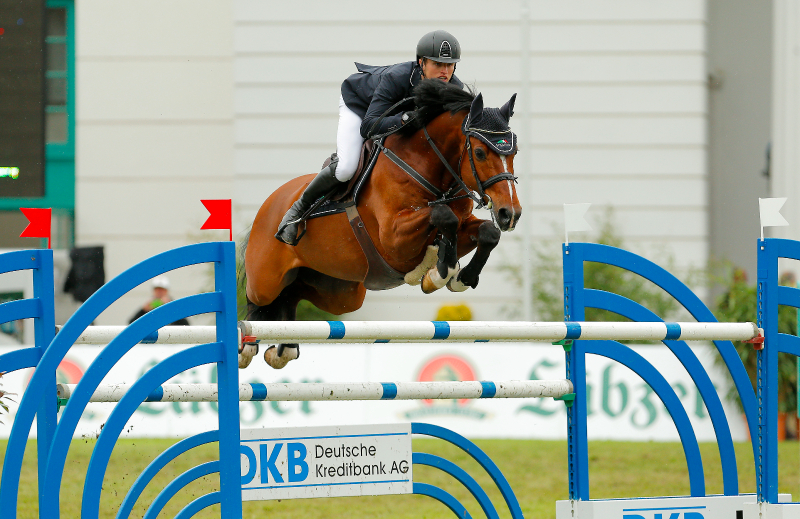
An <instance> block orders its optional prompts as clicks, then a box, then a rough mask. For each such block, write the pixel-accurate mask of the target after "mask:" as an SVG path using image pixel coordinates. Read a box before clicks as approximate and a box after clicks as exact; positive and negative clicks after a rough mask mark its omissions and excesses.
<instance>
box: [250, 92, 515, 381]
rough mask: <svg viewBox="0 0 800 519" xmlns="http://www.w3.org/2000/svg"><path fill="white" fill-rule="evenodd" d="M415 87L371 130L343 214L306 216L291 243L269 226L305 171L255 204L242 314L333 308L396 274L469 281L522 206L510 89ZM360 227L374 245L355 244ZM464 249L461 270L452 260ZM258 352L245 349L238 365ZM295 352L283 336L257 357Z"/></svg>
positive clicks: (395, 281)
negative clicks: (495, 103) (497, 95)
mask: <svg viewBox="0 0 800 519" xmlns="http://www.w3.org/2000/svg"><path fill="white" fill-rule="evenodd" d="M412 94H413V96H414V104H415V110H414V111H413V112H411V114H412V117H411V118H410V119H411V120H410V121H409V122H408V123H406V124H404V125H403V126H402V127H401V128H400V130H399V131H396V132H394V133H392V134H391V135H388V136H386V137H385V140H382V139H381V140H376V141H375V142H376V146H378V147H379V153H377V155H375V157H377V158H376V159H375V161H374V166H373V168H372V172H371V174H370V176H369V179H368V181H366V182H364V185H363V188H362V189H361V191H360V192H359V194H358V197H357V203H356V204H355V205H351V206H350V207H349V208H348V209H347V211H346V214H343V213H338V214H332V215H329V216H324V217H320V218H313V219H309V220H307V221H306V222H305V236H304V238H303V239H302V240H300V242H299V243H298V244H297V245H296V246H294V247H293V246H290V245H286V244H284V243H282V242H280V241H279V240H277V239H276V238H275V237H274V234H275V231H276V230H277V228H278V224H279V223H280V221H281V218H282V217H283V215H284V214H285V213H286V211H287V210H288V209H289V206H290V205H291V204H292V203H293V202H294V201H295V200H297V199H298V198H299V197H300V195H301V194H302V193H303V190H304V189H305V187H306V185H308V183H309V182H310V180H311V179H312V178H313V175H306V176H303V177H299V178H296V179H294V180H291V181H289V182H287V183H286V184H284V185H283V186H281V187H279V188H278V189H277V190H276V191H275V192H274V193H272V194H271V195H270V196H269V198H267V200H266V201H265V202H264V203H263V205H262V206H261V208H260V210H259V211H258V214H257V215H256V217H255V220H254V221H253V225H252V228H251V230H250V233H249V237H248V239H247V241H246V242H245V244H244V247H245V248H246V252H245V257H244V270H245V272H246V281H244V280H240V284H245V283H246V295H247V320H248V321H293V320H295V311H296V307H297V304H298V303H299V301H300V300H302V299H306V300H308V301H310V302H311V303H313V304H314V305H315V306H317V307H318V308H320V309H322V310H324V311H326V312H330V313H332V314H336V315H340V314H344V313H348V312H353V311H355V310H357V309H359V308H360V307H361V305H362V304H363V302H364V296H365V294H366V290H367V289H368V288H369V289H378V290H380V289H385V288H392V287H394V286H398V285H399V284H402V283H403V281H405V282H407V283H409V284H421V285H422V289H423V291H424V292H426V293H430V292H432V291H434V290H437V289H439V288H442V287H444V286H445V285H446V286H448V288H449V289H450V290H452V291H462V290H466V288H467V287H472V288H475V287H476V286H477V285H478V279H479V275H480V273H481V270H482V269H483V267H484V265H485V264H486V261H487V259H488V258H489V254H490V253H491V251H492V249H494V247H495V246H496V245H497V243H498V241H499V240H500V231H509V230H513V229H514V227H515V225H516V224H517V221H518V220H519V217H520V215H521V213H522V208H521V207H520V204H519V200H518V199H517V194H516V189H515V185H514V184H515V182H516V177H515V176H514V174H513V172H514V155H515V154H516V151H517V145H516V136H515V135H514V134H513V133H512V132H511V130H510V129H509V127H508V122H509V119H510V118H511V116H512V115H513V107H514V100H515V97H516V94H514V96H512V97H511V99H510V100H509V102H508V103H506V104H505V105H504V106H503V107H502V108H499V109H498V108H484V107H483V97H482V95H481V94H478V95H477V96H475V95H474V94H473V93H472V92H470V91H466V90H462V89H460V88H457V87H455V86H452V85H449V84H447V83H444V82H442V81H440V80H438V79H429V80H424V81H422V82H421V83H420V84H419V85H417V87H415V89H414V91H413V92H412ZM476 205H478V206H485V207H487V208H489V209H490V212H491V217H492V220H493V221H489V220H481V219H479V218H477V217H476V216H474V215H473V214H472V211H473V208H474V207H475V206H476ZM356 234H361V235H362V236H361V238H362V242H359V240H358V239H357V236H356ZM365 235H368V237H367V239H366V241H367V242H369V241H371V242H372V244H374V247H373V246H372V245H370V244H369V243H367V244H366V245H364V243H363V241H364V236H365ZM240 250H241V249H240ZM370 250H371V251H372V256H373V257H372V258H371V259H369V260H368V257H369V254H368V253H369V252H370ZM473 250H476V252H475V255H474V256H473V257H472V259H471V260H470V262H469V263H468V264H467V265H466V266H465V267H464V268H461V269H460V270H459V268H458V259H459V258H460V257H462V256H464V255H465V254H468V253H470V252H472V251H473ZM376 252H377V253H376ZM378 255H379V257H378ZM245 335H248V334H247V333H245ZM257 351H258V347H257V345H250V347H249V348H245V351H243V352H241V355H240V367H245V366H247V365H248V364H249V362H250V359H252V356H253V355H255V353H257ZM298 355H299V345H297V344H282V345H278V347H277V348H276V347H275V346H272V347H270V348H269V349H268V350H267V351H266V352H265V354H264V358H265V360H266V361H267V363H268V364H270V365H271V366H272V367H274V368H278V369H279V368H282V367H283V366H284V365H285V364H286V363H287V362H288V361H289V360H292V359H294V358H297V356H298Z"/></svg>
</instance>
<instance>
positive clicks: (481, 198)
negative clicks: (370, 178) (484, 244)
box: [375, 115, 517, 209]
mask: <svg viewBox="0 0 800 519" xmlns="http://www.w3.org/2000/svg"><path fill="white" fill-rule="evenodd" d="M422 131H423V132H424V133H425V139H426V140H427V141H428V144H429V145H430V147H431V148H432V149H433V151H434V153H436V156H437V157H439V160H440V161H441V162H442V164H444V167H445V168H447V171H449V172H450V174H451V175H452V176H453V179H454V180H455V184H453V186H452V187H451V188H450V189H448V190H447V191H442V190H440V189H439V188H437V187H436V186H434V185H433V184H431V183H430V182H429V181H428V180H427V179H426V178H425V177H423V176H422V175H420V174H419V173H418V172H417V171H416V170H415V169H414V168H412V167H411V166H410V165H408V164H407V163H406V162H405V161H404V160H403V159H401V158H400V157H398V156H397V155H396V154H395V153H394V152H393V151H392V150H390V149H388V148H386V147H384V146H383V139H380V140H376V141H375V144H376V146H378V148H380V150H381V152H383V154H384V155H386V157H387V158H388V159H389V160H391V161H392V162H394V163H395V164H396V165H397V166H398V167H399V168H400V169H402V170H403V171H405V172H406V173H408V175H409V176H410V177H411V178H413V179H414V180H415V181H416V182H417V183H418V184H419V185H420V186H422V188H423V189H425V190H426V191H427V192H429V193H430V194H432V195H433V196H434V197H436V200H434V201H432V202H428V205H429V206H431V205H436V204H447V203H450V202H453V201H456V200H461V199H462V198H470V199H472V201H473V202H475V204H476V206H477V208H478V209H481V208H483V207H486V208H487V209H491V208H492V199H491V197H489V195H487V194H486V190H487V189H489V187H491V186H493V185H494V184H496V183H498V182H502V181H503V180H510V181H512V182H514V183H516V182H517V177H515V176H514V175H513V174H512V173H509V172H507V171H504V172H503V173H498V174H497V175H494V176H492V177H490V178H488V179H486V180H485V181H483V182H481V180H480V178H478V170H477V169H476V168H475V159H474V158H473V151H472V145H471V144H470V141H469V138H470V137H471V136H474V135H476V134H477V133H478V132H479V131H480V132H483V133H491V132H488V131H487V130H480V129H478V128H470V127H469V115H467V117H466V118H464V124H463V125H462V126H461V132H462V133H463V134H464V146H463V148H462V150H461V154H460V156H459V159H458V169H459V171H460V170H461V163H462V161H463V160H464V155H465V154H466V155H467V156H468V157H469V165H470V169H472V176H473V177H474V178H475V185H476V186H477V191H478V196H475V194H474V193H473V192H472V190H471V189H470V188H469V186H467V184H466V182H464V180H463V179H462V178H461V176H460V175H459V174H458V173H456V171H455V170H454V169H453V167H452V166H450V163H449V162H448V161H447V159H446V158H445V157H444V155H442V152H441V151H439V148H438V147H437V146H436V143H434V142H433V139H431V136H430V135H429V134H428V128H427V127H425V126H423V127H422ZM462 191H464V193H465V194H463V195H459V193H460V192H462Z"/></svg>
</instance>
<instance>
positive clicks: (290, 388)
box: [58, 380, 572, 402]
mask: <svg viewBox="0 0 800 519" xmlns="http://www.w3.org/2000/svg"><path fill="white" fill-rule="evenodd" d="M75 387H76V385H75V384H58V398H59V399H61V400H69V398H70V396H71V395H72V392H73V391H74V390H75ZM130 388H131V385H130V384H107V385H101V386H99V387H98V388H97V389H96V390H95V392H94V394H93V395H92V397H91V399H90V400H89V401H90V402H119V400H120V399H121V398H122V397H123V396H124V395H125V393H126V392H127V391H128V390H129V389H130ZM569 393H572V383H571V382H570V381H569V380H511V381H507V382H487V381H444V382H355V383H313V384H280V383H271V384H247V383H243V384H239V400H240V401H242V402H248V401H265V402H272V401H322V400H451V399H477V398H544V397H561V396H564V395H567V394H569ZM145 401H146V402H216V401H217V385H216V384H164V385H162V386H160V387H159V388H158V389H156V390H155V391H153V392H152V393H151V394H150V396H148V397H147V399H146V400H145Z"/></svg>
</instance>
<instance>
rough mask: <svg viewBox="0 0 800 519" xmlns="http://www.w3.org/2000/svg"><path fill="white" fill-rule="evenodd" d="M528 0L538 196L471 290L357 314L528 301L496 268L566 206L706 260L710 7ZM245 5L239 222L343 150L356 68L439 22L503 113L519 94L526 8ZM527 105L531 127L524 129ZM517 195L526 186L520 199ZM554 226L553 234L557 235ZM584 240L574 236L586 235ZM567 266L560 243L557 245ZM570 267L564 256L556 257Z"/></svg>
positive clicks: (374, 296) (238, 117)
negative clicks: (343, 102) (341, 115)
mask: <svg viewBox="0 0 800 519" xmlns="http://www.w3.org/2000/svg"><path fill="white" fill-rule="evenodd" d="M529 4H530V44H531V47H530V68H529V70H530V78H529V79H530V85H531V87H530V88H531V90H530V97H529V98H530V100H531V103H530V106H528V107H525V106H523V104H521V103H520V98H518V103H517V107H516V113H517V115H516V117H515V119H514V120H512V127H513V128H514V129H515V131H516V132H517V133H518V134H519V137H520V142H521V145H520V147H521V151H520V153H519V155H518V157H517V159H516V161H515V166H516V167H515V169H516V173H517V174H518V175H519V177H520V182H521V183H529V192H530V198H529V199H527V200H524V199H521V202H522V205H523V208H524V215H523V218H522V220H521V222H520V225H519V227H518V230H517V231H516V232H515V233H512V234H506V235H505V236H504V238H503V240H501V246H500V247H499V248H498V249H497V250H496V251H495V253H494V255H493V258H492V259H491V260H490V262H489V264H488V266H487V269H486V270H485V271H484V274H483V275H482V277H481V284H480V285H479V287H478V290H477V291H474V292H467V293H464V294H459V295H453V294H451V293H449V292H446V291H444V292H442V291H440V292H439V293H436V294H434V295H429V296H424V295H423V294H422V293H421V292H420V291H419V289H418V288H412V287H401V288H397V289H394V290H391V291H386V292H372V293H370V294H368V295H367V299H366V302H365V305H364V307H363V308H362V310H360V311H358V312H356V313H355V314H353V315H352V317H353V318H359V319H387V318H391V319H396V318H400V319H432V318H434V316H435V313H436V309H437V308H438V307H439V306H440V305H441V304H444V303H450V302H461V301H463V302H466V303H467V304H469V305H470V307H471V308H472V309H473V314H474V318H475V319H503V318H505V317H506V316H507V314H506V313H504V310H503V308H504V307H507V306H513V305H515V304H517V302H518V301H520V300H521V298H522V294H521V289H520V288H519V287H517V286H514V285H513V284H512V283H511V282H510V281H509V280H508V279H507V278H506V276H505V275H503V274H502V273H500V272H498V270H497V267H498V266H500V265H501V264H503V263H519V261H520V260H519V258H520V248H519V243H520V238H519V236H520V235H521V234H522V233H526V232H527V233H530V235H531V236H532V237H533V240H534V241H537V242H540V241H542V240H544V239H549V238H553V239H558V237H559V236H560V229H561V210H562V209H561V208H562V204H564V203H570V202H592V203H594V204H596V205H595V206H594V207H593V209H592V211H591V212H590V219H592V218H595V219H596V218H597V217H598V215H600V214H602V212H603V211H602V206H612V207H614V209H615V211H616V222H617V228H618V230H619V233H620V234H621V235H622V236H624V238H625V240H626V244H627V245H628V246H629V248H633V249H634V250H637V251H641V252H650V253H651V257H653V259H656V260H657V261H658V259H664V255H663V253H662V254H661V257H660V258H659V257H658V256H657V255H654V254H655V251H657V250H661V251H663V250H666V251H668V252H671V253H672V254H673V255H674V257H675V259H676V261H677V263H678V265H688V264H693V265H695V266H700V265H703V264H704V263H705V260H706V257H707V254H708V243H707V238H708V223H707V220H708V218H707V214H708V203H707V198H708V196H707V171H706V169H707V168H706V156H707V152H706V126H707V107H706V95H707V92H706V67H705V59H706V37H705V33H706V27H705V23H706V10H705V2H703V1H702V0H680V1H676V2H655V1H640V0H619V1H588V0H576V1H570V2H556V1H537V0H533V1H530V2H529ZM303 5H304V6H305V7H304V8H303V9H298V8H297V5H296V4H290V3H274V2H263V1H259V0H237V1H236V2H235V15H234V16H235V22H234V23H235V29H234V34H235V48H234V51H235V71H234V78H235V87H234V90H235V94H234V97H235V152H234V155H235V188H234V200H235V204H236V208H237V210H236V214H235V217H234V218H235V228H236V230H237V231H243V230H244V229H245V228H246V227H247V226H248V225H249V223H250V222H251V221H252V218H253V217H254V215H255V213H256V211H257V210H258V208H259V206H260V204H261V203H262V202H263V200H264V199H266V197H267V196H268V195H269V193H271V192H272V191H273V190H274V189H275V188H276V187H277V186H279V185H280V184H282V183H283V182H285V181H287V180H289V179H290V178H292V177H294V176H297V175H301V174H306V173H311V172H316V171H318V170H319V167H320V165H321V163H322V161H323V160H324V159H325V157H327V156H328V155H329V154H330V153H331V152H332V151H334V150H335V145H336V143H335V135H336V123H337V115H338V112H337V101H338V96H339V86H340V84H341V81H342V80H343V79H344V78H345V77H347V76H348V75H349V74H351V73H353V72H355V68H354V66H353V61H359V62H363V63H369V64H390V63H396V62H400V61H406V60H409V59H413V55H414V48H415V46H416V42H417V40H418V39H419V37H420V36H421V35H422V34H424V33H425V32H427V31H430V30H434V29H438V28H442V29H446V30H448V31H450V32H452V33H453V34H454V35H456V36H457V37H458V38H459V41H460V42H461V44H462V48H463V55H462V58H463V60H462V62H461V63H459V65H458V69H457V72H456V73H457V75H458V76H459V77H460V78H461V79H462V80H464V81H465V82H467V83H469V84H473V85H475V86H476V87H477V89H478V90H480V91H482V92H483V93H484V98H485V100H486V103H487V106H500V105H502V104H503V103H504V102H505V101H507V100H508V98H509V97H510V96H511V94H513V93H514V92H519V91H520V84H521V80H522V78H521V76H520V74H521V73H520V70H521V68H522V67H521V62H520V55H521V49H520V42H521V34H522V27H521V23H520V19H521V12H522V7H523V2H521V1H520V0H516V1H509V2H504V3H502V4H491V3H488V2H482V1H477V0H468V1H463V2H459V3H458V9H453V7H452V4H450V3H442V2H440V3H435V2H434V3H431V2H423V1H418V0H412V1H409V2H404V3H403V5H402V9H398V7H397V4H396V3H377V4H375V3H373V4H370V6H369V7H368V8H365V5H364V4H363V3H361V2H355V1H347V2H310V3H306V4H303ZM524 110H527V111H528V114H529V121H530V127H528V128H524V127H521V126H520V124H521V121H522V119H523V118H522V117H520V114H521V113H522V112H523V111H524ZM522 192H523V191H522V189H520V190H519V191H518V193H519V194H520V195H522ZM554 229H555V231H554ZM579 237H580V236H579V235H576V236H575V237H573V239H578V238H579ZM552 249H553V250H552V252H553V254H555V255H556V257H557V258H558V257H559V255H560V248H559V247H558V245H557V244H554V245H553V246H552ZM559 261H560V260H559Z"/></svg>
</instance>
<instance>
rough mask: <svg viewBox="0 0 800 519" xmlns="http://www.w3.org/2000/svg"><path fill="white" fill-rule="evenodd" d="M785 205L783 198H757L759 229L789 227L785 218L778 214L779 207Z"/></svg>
mask: <svg viewBox="0 0 800 519" xmlns="http://www.w3.org/2000/svg"><path fill="white" fill-rule="evenodd" d="M785 203H786V199H785V198H759V199H758V212H759V213H760V215H761V227H781V226H784V225H789V222H787V221H786V218H784V217H783V215H782V214H781V213H780V211H781V207H783V204H785Z"/></svg>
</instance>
